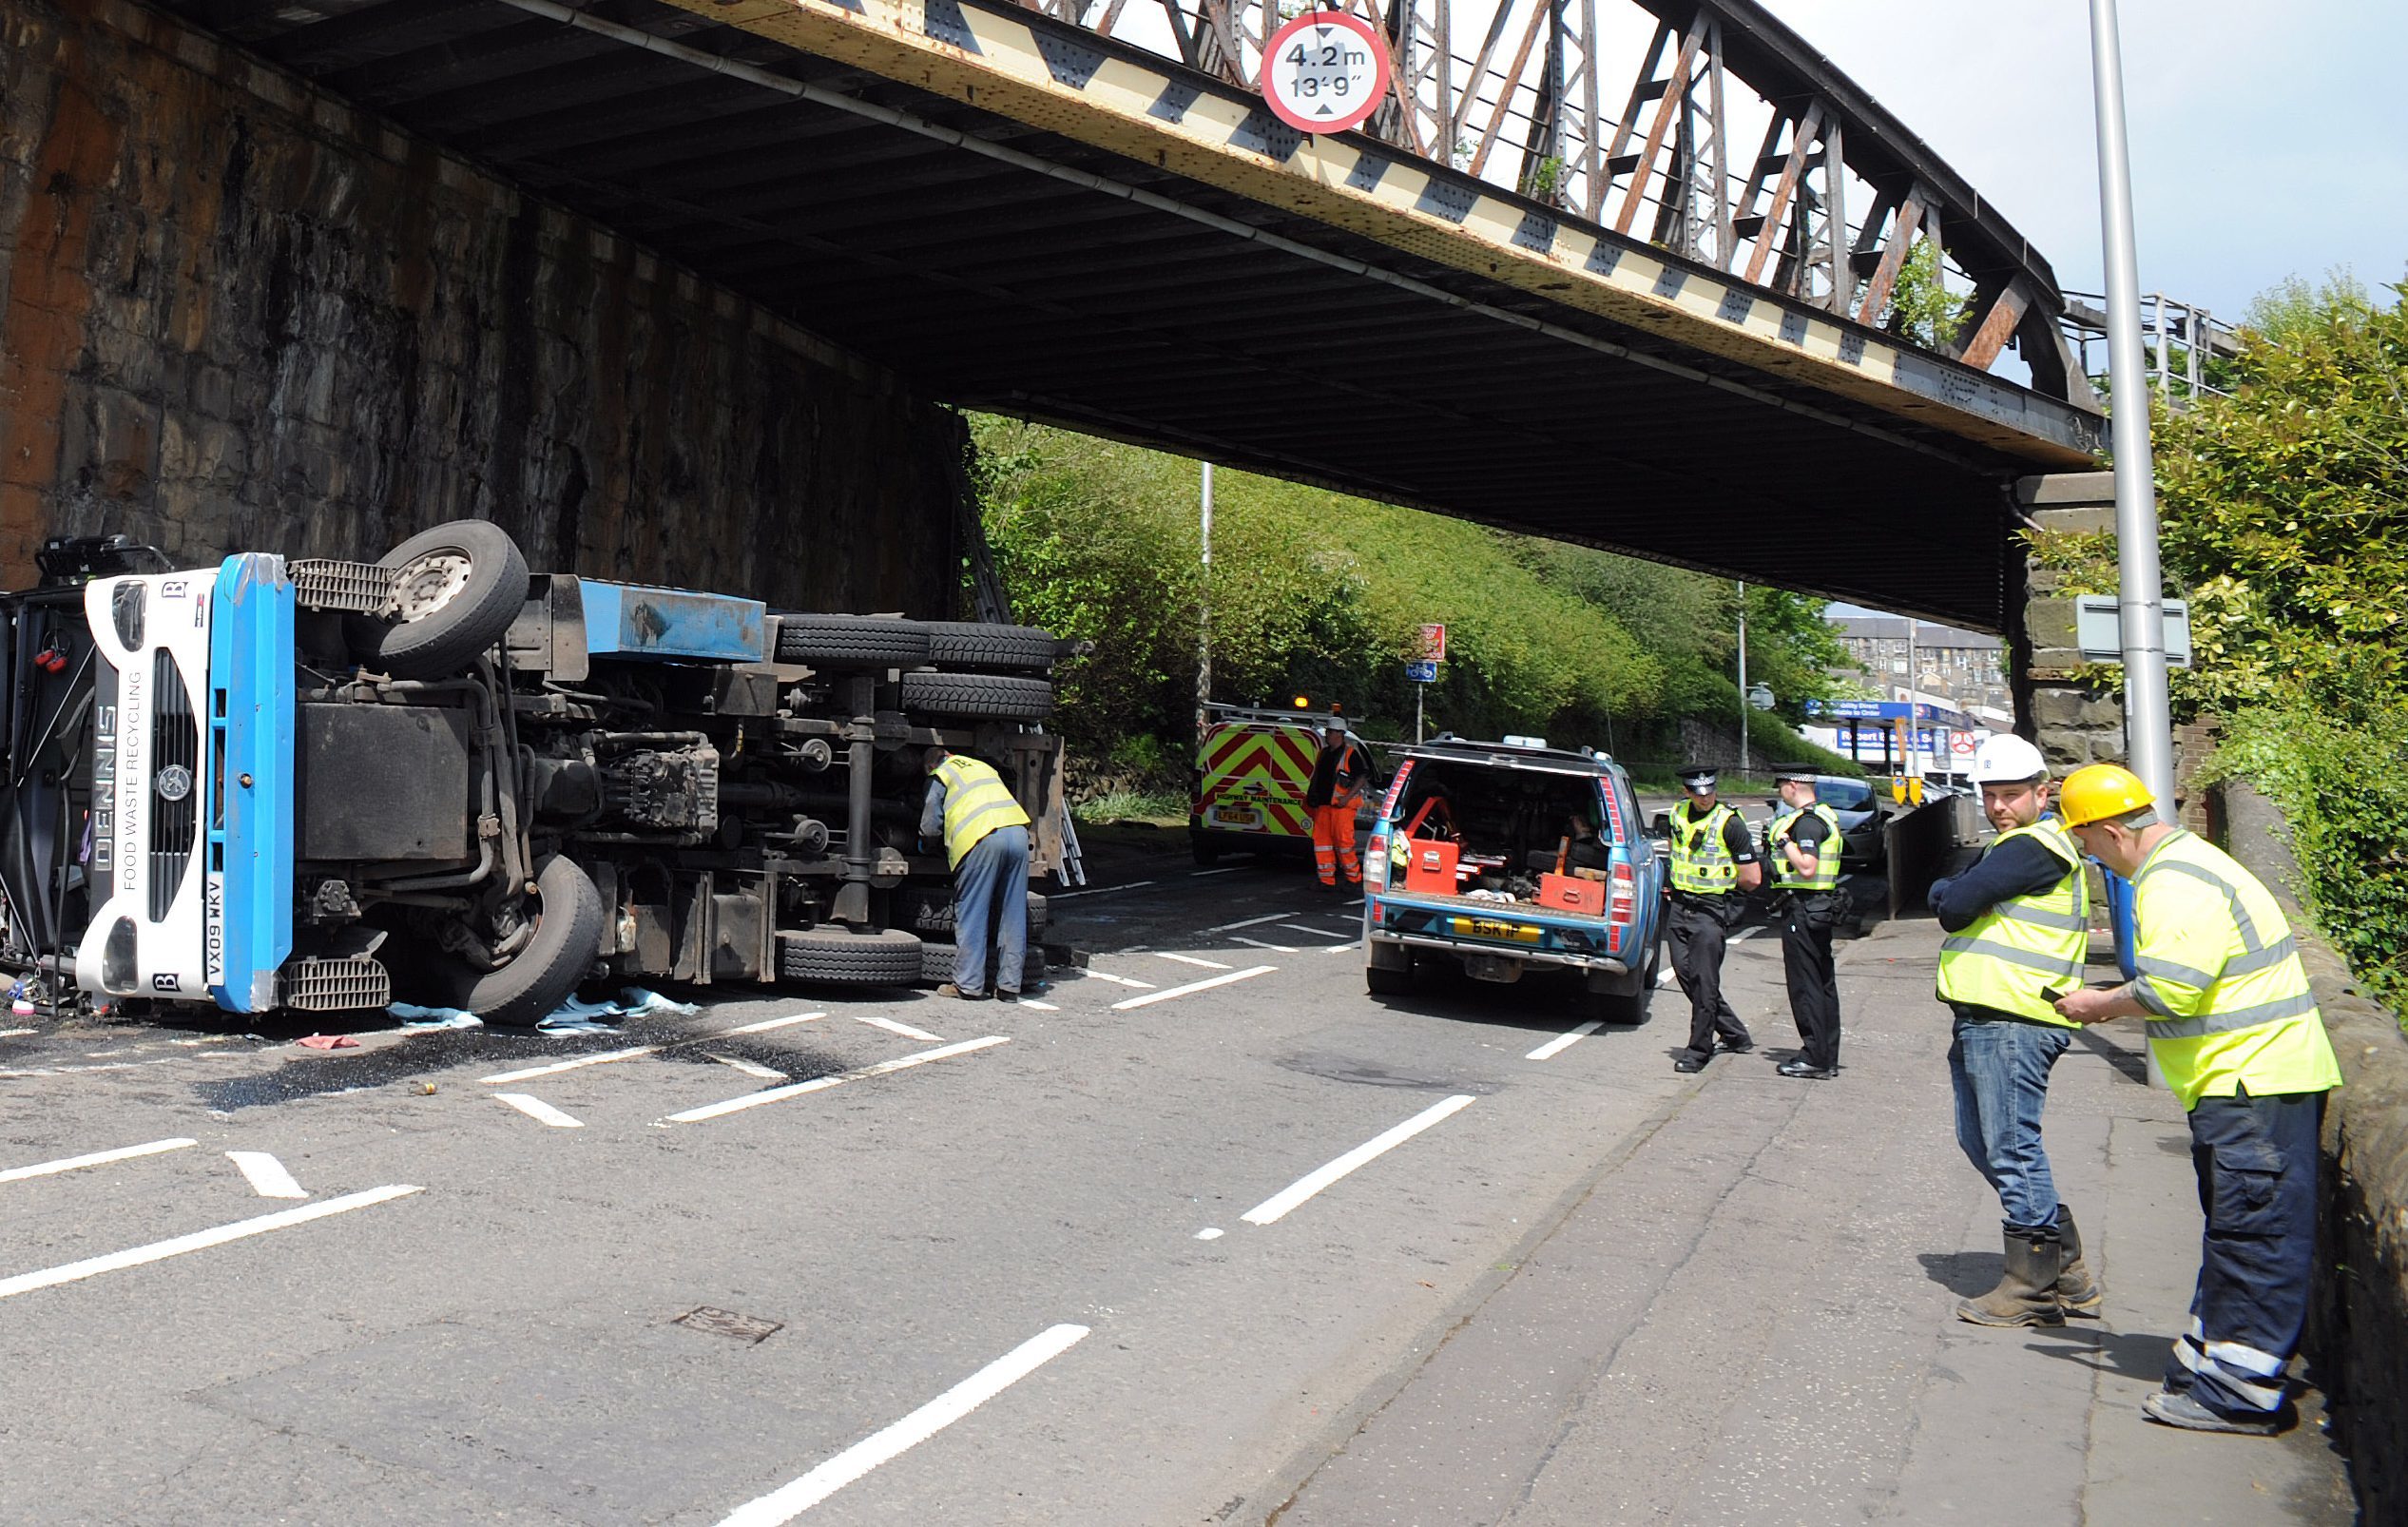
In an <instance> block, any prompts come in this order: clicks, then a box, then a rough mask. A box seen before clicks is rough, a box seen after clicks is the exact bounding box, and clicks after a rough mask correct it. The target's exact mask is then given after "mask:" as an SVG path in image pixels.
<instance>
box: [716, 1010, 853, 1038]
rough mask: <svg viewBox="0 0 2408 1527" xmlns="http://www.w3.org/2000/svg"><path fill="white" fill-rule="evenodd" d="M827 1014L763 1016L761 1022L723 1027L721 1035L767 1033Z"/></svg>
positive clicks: (722, 1036) (807, 1021)
mask: <svg viewBox="0 0 2408 1527" xmlns="http://www.w3.org/2000/svg"><path fill="white" fill-rule="evenodd" d="M826 1016H827V1015H826V1014H824V1013H797V1014H795V1015H792V1016H789V1017H783V1018H763V1019H761V1021H760V1022H759V1023H747V1024H744V1025H742V1026H741V1027H739V1028H734V1029H722V1030H721V1031H720V1035H719V1036H720V1037H721V1038H722V1039H724V1038H725V1037H727V1036H728V1035H729V1034H767V1033H768V1032H769V1031H770V1030H772V1029H784V1028H790V1027H792V1026H793V1025H795V1024H798V1023H809V1022H810V1021H811V1020H812V1019H814V1018H824V1017H826Z"/></svg>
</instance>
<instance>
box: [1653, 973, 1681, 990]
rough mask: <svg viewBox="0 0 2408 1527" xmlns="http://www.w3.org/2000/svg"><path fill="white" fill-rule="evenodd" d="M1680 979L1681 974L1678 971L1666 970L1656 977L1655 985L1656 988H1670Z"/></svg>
mask: <svg viewBox="0 0 2408 1527" xmlns="http://www.w3.org/2000/svg"><path fill="white" fill-rule="evenodd" d="M1680 978H1681V973H1680V972H1679V971H1676V970H1666V971H1663V972H1661V973H1659V974H1658V975H1657V976H1656V978H1655V984H1656V985H1658V986H1670V985H1672V984H1673V983H1674V982H1676V981H1678V980H1679V979H1680Z"/></svg>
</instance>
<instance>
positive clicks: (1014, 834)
mask: <svg viewBox="0 0 2408 1527" xmlns="http://www.w3.org/2000/svg"><path fill="white" fill-rule="evenodd" d="M924 763H925V764H926V766H927V769H928V800H927V802H926V804H924V805H923V806H922V807H921V808H920V820H919V835H920V838H921V839H922V840H923V841H928V840H933V839H935V838H938V837H942V838H943V839H944V841H945V862H946V863H947V864H948V865H950V866H952V868H953V872H954V978H953V979H952V980H950V981H947V982H946V983H945V984H944V985H942V986H939V987H938V988H936V995H938V996H957V997H965V998H968V999H969V1000H971V1001H978V1000H980V999H982V998H984V997H985V996H986V995H987V957H988V955H989V953H990V952H991V951H992V953H993V955H994V959H995V993H994V995H997V996H999V997H1002V998H1003V999H1004V1000H1005V1001H1007V1002H1009V1001H1011V1000H1013V999H1015V998H1017V997H1018V996H1019V995H1021V993H1022V990H1023V988H1022V985H1021V980H1020V976H1021V969H1022V965H1023V964H1024V962H1025V961H1026V959H1027V957H1028V952H1029V814H1028V813H1027V812H1026V811H1023V810H1021V809H1020V802H1018V801H1017V800H1015V799H1013V797H1012V794H1011V786H1009V785H1007V784H1005V783H1003V777H1002V776H1001V775H999V774H997V773H996V772H995V771H994V769H993V768H992V766H990V765H988V764H986V763H980V762H979V761H978V760H976V759H974V758H971V757H968V756H967V755H964V754H961V753H955V752H953V751H951V750H949V749H947V748H944V747H931V748H930V749H928V752H927V754H926V757H925V759H924ZM991 919H992V920H991ZM991 928H992V934H993V941H992V943H990V942H989V931H990V929H991Z"/></svg>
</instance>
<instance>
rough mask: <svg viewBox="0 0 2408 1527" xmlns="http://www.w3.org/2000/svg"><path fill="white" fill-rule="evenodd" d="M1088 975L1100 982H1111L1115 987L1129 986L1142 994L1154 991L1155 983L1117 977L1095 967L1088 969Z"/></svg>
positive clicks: (1134, 978)
mask: <svg viewBox="0 0 2408 1527" xmlns="http://www.w3.org/2000/svg"><path fill="white" fill-rule="evenodd" d="M1087 973H1088V975H1089V976H1094V977H1095V978H1096V979H1097V980H1099V981H1109V982H1111V983H1112V984H1113V985H1114V986H1127V987H1130V988H1132V989H1134V990H1136V991H1140V992H1150V991H1152V990H1153V989H1154V983H1153V982H1151V981H1141V980H1139V979H1138V978H1137V977H1135V976H1115V975H1113V974H1112V973H1111V972H1110V971H1108V970H1097V969H1095V968H1094V967H1093V966H1089V967H1088V972H1087Z"/></svg>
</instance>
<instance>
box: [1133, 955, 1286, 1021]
mask: <svg viewBox="0 0 2408 1527" xmlns="http://www.w3.org/2000/svg"><path fill="white" fill-rule="evenodd" d="M1278 969H1279V967H1278V966H1277V965H1249V966H1247V967H1246V968H1245V969H1244V970H1233V971H1231V972H1230V973H1229V974H1228V975H1226V976H1205V977H1204V979H1203V980H1201V981H1189V982H1188V983H1187V984H1186V985H1185V986H1173V987H1169V988H1166V989H1165V990H1163V991H1160V992H1148V993H1146V995H1144V996H1132V997H1130V998H1129V999H1128V1000H1127V1001H1126V1002H1115V1003H1113V1004H1112V1011H1113V1012H1115V1013H1126V1012H1127V1011H1128V1010H1129V1009H1130V1008H1142V1007H1145V1006H1146V1005H1147V1004H1149V1003H1153V1002H1167V1001H1169V1000H1170V999H1171V998H1172V997H1174V996H1185V995H1188V994H1189V993H1191V992H1208V991H1210V990H1212V989H1213V988H1214V987H1216V986H1226V985H1228V984H1229V983H1230V982H1231V981H1248V980H1252V979H1253V978H1254V977H1255V976H1268V975H1270V974H1271V973H1272V972H1273V971H1275V970H1278Z"/></svg>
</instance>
